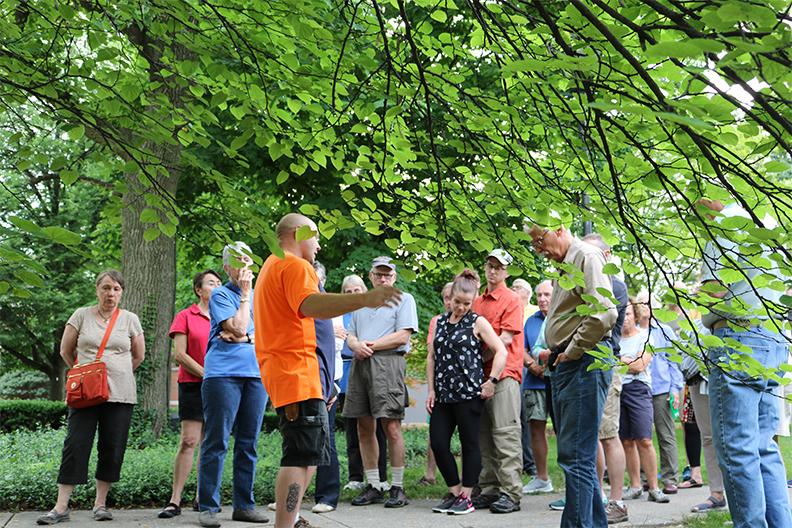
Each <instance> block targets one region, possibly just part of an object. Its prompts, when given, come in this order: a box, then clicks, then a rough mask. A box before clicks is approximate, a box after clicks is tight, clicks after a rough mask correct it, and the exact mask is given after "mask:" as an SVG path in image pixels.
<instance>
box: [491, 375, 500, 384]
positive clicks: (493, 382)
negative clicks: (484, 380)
mask: <svg viewBox="0 0 792 528" xmlns="http://www.w3.org/2000/svg"><path fill="white" fill-rule="evenodd" d="M489 380H490V381H491V382H492V384H493V385H497V384H498V382H499V381H500V380H499V379H498V378H496V377H495V376H492V377H491V378H490V379H489Z"/></svg>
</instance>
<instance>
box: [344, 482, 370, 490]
mask: <svg viewBox="0 0 792 528" xmlns="http://www.w3.org/2000/svg"><path fill="white" fill-rule="evenodd" d="M365 487H366V485H365V484H363V483H362V482H360V481H357V480H350V481H349V482H348V483H347V485H346V486H344V489H345V490H359V489H363V488H365Z"/></svg>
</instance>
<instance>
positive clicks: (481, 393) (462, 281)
mask: <svg viewBox="0 0 792 528" xmlns="http://www.w3.org/2000/svg"><path fill="white" fill-rule="evenodd" d="M478 284H479V282H478V277H477V276H476V274H475V272H474V271H471V270H470V269H467V268H466V269H465V270H464V271H463V272H462V273H460V274H459V275H457V276H456V278H455V279H454V283H453V286H452V287H451V311H450V312H448V313H446V314H443V315H441V316H440V318H439V319H438V320H437V324H436V325H435V328H434V332H433V335H432V341H431V343H430V344H429V353H428V354H427V358H426V377H427V380H428V381H429V383H428V386H429V395H428V397H427V398H426V411H427V412H428V413H429V414H431V415H432V419H431V422H430V424H429V437H430V438H431V442H432V450H433V451H434V454H435V460H436V461H437V468H438V469H439V470H440V473H441V474H442V475H443V478H444V479H445V483H446V485H447V486H448V495H446V497H445V498H444V499H443V501H442V502H441V503H440V504H438V505H437V506H435V507H434V508H432V511H435V512H438V513H448V514H452V515H453V514H457V515H463V514H466V513H470V512H472V511H474V508H473V503H472V501H471V500H470V493H471V490H472V489H473V486H475V485H476V481H478V476H479V472H480V471H481V449H480V448H479V430H480V429H481V416H482V414H483V412H484V400H487V399H489V398H492V395H493V394H494V393H495V383H497V380H498V379H499V378H500V375H501V374H502V373H503V368H504V367H505V366H506V347H504V346H503V342H502V341H501V340H500V338H499V337H498V335H497V334H496V333H495V331H494V330H493V329H492V326H491V325H490V324H489V322H488V321H487V320H486V319H484V318H483V317H481V316H479V315H477V314H475V313H473V312H472V311H471V310H470V306H471V304H472V303H473V299H475V297H476V294H477V293H478ZM485 343H486V345H487V346H488V347H489V348H490V349H491V350H492V351H493V352H494V354H495V356H494V359H493V362H492V377H491V378H490V379H488V380H486V381H485V380H484V367H483V365H484V360H483V357H482V352H483V344H485ZM455 428H457V429H458V430H459V440H460V443H461V444H462V480H461V482H460V480H459V470H458V469H457V465H456V460H455V459H454V455H452V454H451V435H452V434H453V433H454V429H455Z"/></svg>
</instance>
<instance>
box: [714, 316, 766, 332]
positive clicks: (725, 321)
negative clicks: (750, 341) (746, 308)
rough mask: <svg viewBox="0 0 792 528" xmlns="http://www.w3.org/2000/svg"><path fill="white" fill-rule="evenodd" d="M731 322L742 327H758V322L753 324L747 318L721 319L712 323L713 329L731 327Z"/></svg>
mask: <svg viewBox="0 0 792 528" xmlns="http://www.w3.org/2000/svg"><path fill="white" fill-rule="evenodd" d="M729 323H731V324H733V325H735V326H739V327H742V328H756V327H757V326H759V325H758V324H751V323H749V322H748V321H747V320H746V319H721V320H719V321H717V322H716V323H715V324H714V325H712V331H713V332H714V331H715V330H720V329H721V328H730V327H729Z"/></svg>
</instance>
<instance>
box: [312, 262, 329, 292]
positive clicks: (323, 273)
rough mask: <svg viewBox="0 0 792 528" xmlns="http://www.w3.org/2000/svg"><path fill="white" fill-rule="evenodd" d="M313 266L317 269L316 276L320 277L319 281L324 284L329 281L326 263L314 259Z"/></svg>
mask: <svg viewBox="0 0 792 528" xmlns="http://www.w3.org/2000/svg"><path fill="white" fill-rule="evenodd" d="M313 268H314V270H316V277H317V278H318V279H319V282H320V283H321V284H322V286H324V285H325V282H326V281H327V269H325V267H324V264H322V263H321V262H319V261H318V260H314V263H313Z"/></svg>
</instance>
